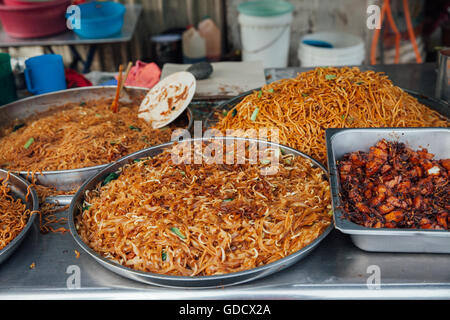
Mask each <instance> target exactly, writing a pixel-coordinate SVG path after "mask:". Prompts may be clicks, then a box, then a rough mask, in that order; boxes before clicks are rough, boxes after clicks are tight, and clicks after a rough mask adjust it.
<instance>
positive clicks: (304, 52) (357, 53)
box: [298, 32, 365, 67]
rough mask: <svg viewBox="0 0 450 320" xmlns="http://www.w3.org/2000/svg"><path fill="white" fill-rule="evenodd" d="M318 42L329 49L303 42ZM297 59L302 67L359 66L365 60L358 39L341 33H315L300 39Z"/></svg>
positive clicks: (363, 49)
mask: <svg viewBox="0 0 450 320" xmlns="http://www.w3.org/2000/svg"><path fill="white" fill-rule="evenodd" d="M312 41H319V42H325V43H329V44H331V46H332V47H331V48H327V47H324V46H314V45H310V44H308V43H305V42H312ZM298 59H299V60H300V63H301V65H302V66H303V67H315V66H343V65H361V64H362V62H363V61H364V59H365V47H364V42H363V40H362V39H361V38H360V37H357V36H355V35H352V34H348V33H342V32H317V33H313V34H308V35H306V36H304V37H303V38H301V39H300V44H299V48H298Z"/></svg>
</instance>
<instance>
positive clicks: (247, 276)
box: [68, 137, 333, 288]
mask: <svg viewBox="0 0 450 320" xmlns="http://www.w3.org/2000/svg"><path fill="white" fill-rule="evenodd" d="M210 139H214V140H222V141H224V142H226V141H235V140H240V141H249V142H253V143H260V144H262V146H264V147H273V148H280V149H281V151H283V152H285V153H286V154H293V155H295V156H299V157H304V158H307V159H310V160H311V161H312V163H314V164H315V165H317V166H318V167H319V168H321V169H322V170H323V172H324V173H325V174H327V175H328V173H327V170H326V169H325V167H324V166H323V165H322V164H321V163H319V162H318V161H316V160H314V159H313V158H311V157H309V156H307V155H305V154H303V153H301V152H299V151H297V150H295V149H292V148H289V147H286V146H283V145H279V144H276V143H272V142H267V141H260V140H256V139H249V138H236V137H214V138H210ZM206 140H208V139H203V138H196V139H190V140H184V141H206ZM208 141H210V140H208ZM173 143H174V142H169V143H165V144H161V145H158V146H154V147H151V148H148V149H145V150H141V151H138V152H135V153H133V154H131V155H128V156H126V157H123V158H122V159H120V160H118V161H117V162H115V163H113V164H111V165H110V166H108V167H107V168H104V169H103V170H101V171H100V172H99V173H97V174H96V175H95V176H92V177H91V178H89V179H88V180H87V181H86V182H85V183H84V184H83V185H82V186H81V187H80V189H79V190H78V191H77V193H76V194H75V196H74V198H73V200H72V202H71V204H70V208H69V214H68V225H69V229H70V232H71V234H72V236H73V237H74V239H75V241H76V242H77V243H78V245H79V246H80V247H81V248H82V249H83V250H84V251H86V252H87V253H88V254H89V255H90V256H92V257H93V258H94V259H95V260H96V261H97V262H98V263H100V264H101V265H102V266H104V267H105V268H107V269H109V270H111V271H112V272H115V273H117V274H119V275H121V276H123V277H126V278H129V279H133V280H136V281H139V282H143V283H148V284H154V285H158V286H165V287H183V288H208V287H222V286H229V285H234V284H239V283H244V282H248V281H252V280H255V279H258V278H261V277H265V276H268V275H270V274H272V273H275V272H278V271H281V270H283V269H285V268H287V267H289V266H291V265H292V264H294V263H296V262H298V261H300V260H301V259H303V258H304V257H306V256H307V255H308V254H309V253H310V252H311V251H313V250H314V248H316V246H317V245H318V244H319V243H320V242H321V241H322V240H323V239H324V238H325V237H326V236H327V235H328V234H329V233H330V231H331V230H332V229H333V224H332V223H331V224H330V226H329V227H327V229H325V231H324V232H323V233H322V234H321V235H320V236H319V237H318V238H316V239H315V240H314V241H313V242H311V243H310V244H309V245H307V246H306V247H304V248H303V249H301V250H299V251H297V252H295V253H293V254H291V255H289V256H287V257H284V258H282V259H280V260H277V261H274V262H272V263H269V264H266V265H264V266H260V267H257V268H253V269H250V270H245V271H240V272H233V273H228V274H222V275H213V276H195V277H186V276H170V275H163V274H157V273H150V272H143V271H137V270H133V269H130V268H128V267H124V266H122V265H120V264H118V263H116V262H114V261H111V260H108V259H106V258H104V257H102V256H101V255H100V254H98V253H97V252H95V251H94V250H92V249H91V248H90V247H89V246H88V245H86V244H85V243H84V242H83V240H82V239H81V238H80V236H79V234H78V232H77V230H76V228H75V217H76V216H77V215H78V214H79V213H80V208H81V207H82V204H83V201H84V195H85V192H86V191H87V190H92V189H94V188H95V187H96V186H97V184H98V183H99V182H101V181H103V180H104V178H105V177H106V176H107V175H108V174H110V173H111V172H116V171H117V170H118V169H119V168H121V167H122V166H124V165H125V164H128V163H130V162H132V161H133V159H138V158H142V157H148V156H155V155H157V154H159V153H161V152H162V151H163V150H164V149H165V148H167V147H170V146H172V145H173Z"/></svg>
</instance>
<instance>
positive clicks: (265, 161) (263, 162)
mask: <svg viewBox="0 0 450 320" xmlns="http://www.w3.org/2000/svg"><path fill="white" fill-rule="evenodd" d="M260 162H261V163H262V164H269V163H270V160H269V159H261V160H260Z"/></svg>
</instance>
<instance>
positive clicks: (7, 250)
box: [0, 169, 39, 263]
mask: <svg viewBox="0 0 450 320" xmlns="http://www.w3.org/2000/svg"><path fill="white" fill-rule="evenodd" d="M0 174H2V175H4V177H2V178H6V177H7V175H8V171H6V170H4V169H0ZM9 175H10V177H12V178H13V179H15V180H17V181H18V182H19V183H20V184H22V186H23V187H25V188H26V189H28V188H30V195H31V199H29V200H28V202H30V204H31V207H30V208H27V209H29V210H30V211H37V210H39V198H38V196H37V194H36V191H35V190H34V188H31V187H30V183H29V182H28V181H26V180H25V179H24V178H22V177H20V176H18V175H15V174H14V173H11V172H9ZM8 184H10V185H13V186H15V187H17V188H20V187H21V186H20V185H19V184H17V183H13V182H12V181H11V180H9V181H8ZM13 193H14V192H13ZM27 207H29V206H27ZM35 219H36V214H32V215H31V216H30V217H29V218H28V221H27V224H26V225H25V227H24V228H23V229H22V230H21V231H20V233H19V234H18V235H17V236H16V237H14V239H13V240H11V242H9V243H8V244H7V245H6V246H5V247H4V248H3V249H0V263H1V262H2V256H8V255H9V254H11V253H12V252H13V251H14V250H15V249H16V248H17V246H18V245H19V244H20V243H21V242H22V240H23V239H24V238H25V236H26V235H27V234H28V231H29V230H30V229H31V226H32V225H33V223H34V220H35Z"/></svg>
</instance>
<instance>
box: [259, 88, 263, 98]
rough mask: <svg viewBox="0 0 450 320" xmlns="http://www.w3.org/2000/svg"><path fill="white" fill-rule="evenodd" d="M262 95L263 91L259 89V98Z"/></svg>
mask: <svg viewBox="0 0 450 320" xmlns="http://www.w3.org/2000/svg"><path fill="white" fill-rule="evenodd" d="M261 97H262V91H261V90H259V91H258V98H261Z"/></svg>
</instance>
